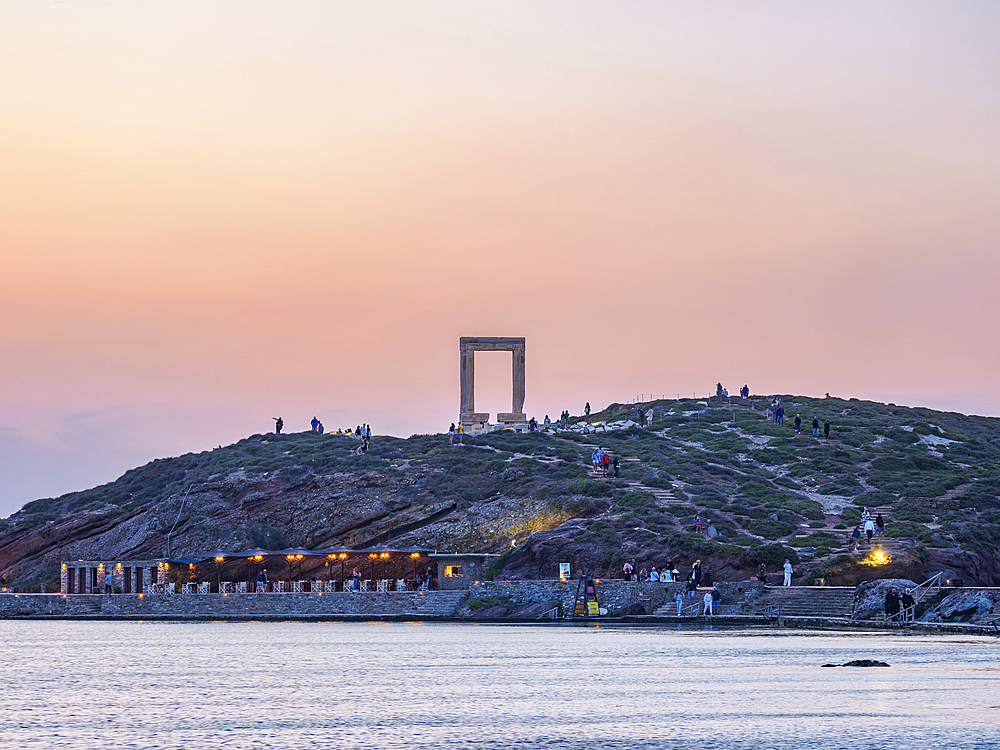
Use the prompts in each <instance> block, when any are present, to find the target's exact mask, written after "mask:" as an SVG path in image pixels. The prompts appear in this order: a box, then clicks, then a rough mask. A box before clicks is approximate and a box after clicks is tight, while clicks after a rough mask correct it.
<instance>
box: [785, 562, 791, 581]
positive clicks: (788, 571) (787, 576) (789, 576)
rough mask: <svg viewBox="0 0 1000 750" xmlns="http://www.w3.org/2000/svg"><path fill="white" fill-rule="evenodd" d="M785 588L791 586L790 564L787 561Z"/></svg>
mask: <svg viewBox="0 0 1000 750" xmlns="http://www.w3.org/2000/svg"><path fill="white" fill-rule="evenodd" d="M784 568H785V583H784V585H785V586H791V585H792V563H791V562H790V561H789V560H785V566H784Z"/></svg>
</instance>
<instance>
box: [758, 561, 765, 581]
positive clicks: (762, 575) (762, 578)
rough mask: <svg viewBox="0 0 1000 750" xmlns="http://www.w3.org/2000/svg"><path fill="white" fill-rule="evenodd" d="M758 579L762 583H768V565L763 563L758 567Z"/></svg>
mask: <svg viewBox="0 0 1000 750" xmlns="http://www.w3.org/2000/svg"><path fill="white" fill-rule="evenodd" d="M757 580H758V581H760V582H761V583H767V567H766V566H765V565H764V563H761V564H760V566H759V567H758V568H757Z"/></svg>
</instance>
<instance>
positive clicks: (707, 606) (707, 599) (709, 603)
mask: <svg viewBox="0 0 1000 750" xmlns="http://www.w3.org/2000/svg"><path fill="white" fill-rule="evenodd" d="M702 601H703V602H705V611H704V612H703V614H706V615H710V614H712V592H711V591H709V592H707V593H706V594H705V596H704V598H702Z"/></svg>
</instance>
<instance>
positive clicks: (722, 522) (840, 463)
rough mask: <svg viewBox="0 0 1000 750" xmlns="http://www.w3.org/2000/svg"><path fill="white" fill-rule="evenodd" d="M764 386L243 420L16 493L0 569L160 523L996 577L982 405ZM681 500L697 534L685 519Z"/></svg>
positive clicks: (836, 574) (74, 555)
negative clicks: (514, 413) (599, 454)
mask: <svg viewBox="0 0 1000 750" xmlns="http://www.w3.org/2000/svg"><path fill="white" fill-rule="evenodd" d="M780 398H781V399H782V402H783V405H784V408H785V413H786V424H785V426H779V425H776V424H774V423H773V422H771V421H769V420H768V419H767V416H766V414H765V413H764V407H765V406H766V404H767V403H769V401H770V397H768V399H767V400H766V401H765V400H763V399H758V400H757V401H756V402H752V401H748V402H742V401H738V400H734V401H733V403H732V404H730V405H717V404H716V403H715V401H714V399H713V401H712V403H711V405H710V406H709V407H708V408H704V407H700V406H699V405H698V404H697V403H696V402H694V401H690V400H685V401H659V402H653V403H647V404H642V405H638V406H635V405H630V406H623V405H612V406H610V407H608V409H607V410H605V411H604V412H602V413H600V414H594V415H591V416H590V418H589V420H588V422H589V423H591V424H598V423H602V422H605V423H607V422H612V421H614V420H619V419H622V418H624V417H627V416H629V415H630V414H632V413H633V412H634V411H635V410H637V409H638V408H639V407H641V408H643V409H644V410H646V411H648V410H649V409H650V408H652V409H653V412H654V415H655V416H654V422H653V425H652V427H651V428H648V429H647V428H645V427H634V426H633V427H630V428H629V429H625V430H618V431H608V432H597V433H595V434H589V435H583V434H580V433H578V432H572V431H564V432H559V433H536V434H515V433H512V432H499V433H493V434H490V435H485V436H479V437H466V441H465V443H466V444H465V445H464V446H462V447H452V446H449V445H448V442H447V437H446V436H442V435H417V436H413V437H411V438H408V439H400V438H392V437H376V438H375V439H373V441H372V443H371V448H370V450H369V451H368V453H367V454H365V455H357V454H356V453H355V452H354V449H355V448H356V447H357V443H356V441H355V440H354V439H353V438H351V437H346V436H337V435H319V434H316V433H308V432H307V433H298V434H291V435H280V436H279V435H254V436H252V437H249V438H246V439H245V440H241V441H240V442H238V443H236V444H234V445H231V446H226V447H223V448H219V449H217V450H213V451H210V452H205V453H198V454H188V455H184V456H180V457H177V458H170V459H162V460H157V461H153V462H151V463H149V464H147V465H145V466H143V467H140V468H137V469H134V470H132V471H129V472H127V473H126V474H125V475H124V476H122V477H121V478H120V479H118V480H117V481H115V482H112V483H109V484H107V485H103V486H101V487H96V488H94V489H90V490H86V491H83V492H76V493H70V494H68V495H64V496H62V497H59V498H52V499H45V500H36V501H34V502H31V503H28V504H27V505H26V506H25V507H24V508H23V509H21V510H20V511H18V512H17V513H15V514H14V515H12V516H11V517H10V518H8V519H6V520H5V521H2V522H0V573H2V574H3V575H4V577H5V578H6V579H7V580H8V581H12V582H15V583H16V584H17V585H20V586H24V587H31V586H36V585H37V584H38V583H40V582H45V583H47V584H48V585H50V586H51V585H54V584H55V583H56V581H57V578H58V566H59V563H60V561H62V560H66V559H104V558H123V557H132V558H146V557H159V556H164V555H166V554H167V545H168V535H169V537H170V541H169V544H170V555H171V556H173V557H179V556H183V555H185V554H189V553H196V552H199V551H205V550H209V549H213V548H217V547H221V548H224V549H232V550H238V549H245V548H249V547H253V546H264V547H268V548H281V547H285V546H305V547H309V548H317V547H320V546H330V545H337V544H345V545H349V546H355V547H362V546H367V545H372V544H379V543H385V544H391V545H396V546H406V545H412V544H416V545H421V546H428V547H434V548H437V549H442V550H461V551H489V552H502V553H503V555H502V557H501V559H500V561H499V564H498V565H496V566H495V568H494V573H495V574H496V575H506V576H509V577H554V576H555V571H556V564H557V563H558V562H571V563H574V565H575V570H577V571H582V570H586V571H588V572H591V573H593V574H594V575H598V576H610V575H620V570H621V565H622V563H623V562H624V561H625V560H626V559H635V560H636V561H637V563H638V564H639V566H640V567H643V566H645V567H651V566H654V565H655V566H656V567H658V568H659V567H662V566H663V565H664V564H666V563H667V562H668V561H675V562H676V563H677V564H678V565H679V566H680V567H682V568H683V567H684V566H689V565H690V563H691V562H692V561H693V560H694V559H695V558H701V559H702V561H703V562H704V563H705V565H706V568H707V569H708V570H709V571H710V572H711V573H712V574H714V575H715V576H716V577H719V578H728V579H737V578H746V577H749V576H750V575H751V574H752V573H755V572H756V569H757V565H758V564H759V563H760V562H761V561H763V562H765V563H766V564H768V565H769V570H771V571H773V570H774V569H775V567H776V566H777V565H779V564H780V563H781V562H782V561H783V560H784V558H785V557H789V558H790V559H792V560H793V562H795V563H796V571H797V573H796V575H797V579H798V580H801V581H803V582H811V581H816V580H819V579H824V580H825V581H826V582H827V583H831V584H834V583H844V584H853V583H855V582H857V581H858V580H863V579H868V578H875V577H882V576H885V575H890V574H891V575H905V576H906V577H909V578H913V579H917V578H920V577H921V576H924V575H926V574H928V573H933V572H937V571H939V570H944V571H945V572H946V573H948V575H949V576H950V577H952V578H959V579H962V581H963V582H964V583H965V584H966V585H970V584H974V583H976V584H981V585H996V584H997V583H998V582H1000V575H998V571H1000V553H998V549H1000V499H998V498H1000V462H998V459H1000V447H998V446H1000V420H998V419H993V418H985V417H970V416H964V415H961V414H954V413H945V412H937V411H933V410H929V409H920V408H906V407H898V406H895V405H892V404H889V405H885V404H878V403H872V402H865V401H858V400H855V399H852V400H850V401H845V400H841V399H834V398H826V399H808V398H803V397H797V396H782V397H780ZM796 413H799V414H800V415H801V416H802V419H803V423H804V429H803V434H802V435H796V434H794V432H793V430H792V428H791V424H792V421H793V419H794V417H795V414H796ZM813 416H816V417H818V418H819V420H820V421H821V422H822V421H823V420H824V419H829V420H830V421H831V423H832V427H833V429H832V432H831V437H830V440H828V441H827V440H824V439H822V438H819V439H817V438H813V437H812V436H811V430H810V428H809V424H810V423H811V421H812V419H813ZM597 429H600V428H599V427H598V428H597ZM598 444H600V445H602V446H604V447H606V448H608V449H610V450H612V451H614V452H615V454H617V455H618V456H619V458H620V459H621V472H620V478H619V479H618V480H608V479H604V478H602V477H594V476H591V473H590V472H589V468H590V455H591V451H592V450H593V447H594V446H595V445H598ZM862 507H869V508H875V509H878V511H879V512H881V513H882V514H883V516H884V518H885V519H886V524H887V539H885V540H883V542H882V543H881V547H882V548H883V549H884V550H885V551H886V553H887V556H888V558H889V561H888V562H887V563H886V564H883V565H871V564H869V563H871V557H870V554H869V553H870V552H871V550H870V548H868V547H867V545H862V548H861V549H860V550H859V551H858V552H854V551H853V550H852V546H851V545H850V544H849V543H848V539H847V537H848V535H849V533H850V531H851V530H852V529H853V528H854V525H855V524H856V523H857V522H858V520H859V518H860V513H861V508H862ZM695 513H700V514H701V518H702V519H703V520H704V521H705V523H706V527H708V533H707V534H697V533H695V532H694V531H693V530H692V526H691V524H692V521H693V518H694V514H695ZM709 534H710V535H711V536H709ZM275 573H276V574H277V575H280V574H281V572H280V571H275ZM306 573H307V574H308V571H306Z"/></svg>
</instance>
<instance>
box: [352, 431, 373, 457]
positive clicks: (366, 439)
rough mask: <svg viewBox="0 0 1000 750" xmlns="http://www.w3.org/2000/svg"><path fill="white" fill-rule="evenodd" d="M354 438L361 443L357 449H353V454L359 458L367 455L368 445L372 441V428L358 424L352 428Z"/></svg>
mask: <svg viewBox="0 0 1000 750" xmlns="http://www.w3.org/2000/svg"><path fill="white" fill-rule="evenodd" d="M354 437H356V438H357V439H358V440H360V441H361V442H360V443H359V445H358V447H357V448H355V449H354V452H355V453H356V454H357V455H359V456H360V455H362V454H364V453H367V452H368V444H369V443H370V442H371V439H372V426H371V425H370V424H359V425H358V426H357V427H355V428H354Z"/></svg>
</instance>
